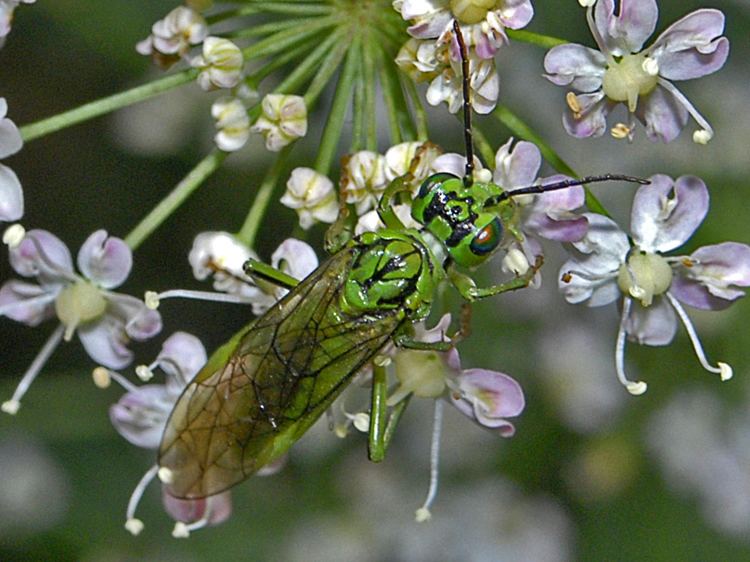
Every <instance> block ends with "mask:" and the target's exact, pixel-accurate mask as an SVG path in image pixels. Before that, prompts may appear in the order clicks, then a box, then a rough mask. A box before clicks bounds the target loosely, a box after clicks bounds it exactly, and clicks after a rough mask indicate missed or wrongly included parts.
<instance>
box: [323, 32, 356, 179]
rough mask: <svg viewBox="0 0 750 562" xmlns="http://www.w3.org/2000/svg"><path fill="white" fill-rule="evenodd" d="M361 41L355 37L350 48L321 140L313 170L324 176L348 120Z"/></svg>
mask: <svg viewBox="0 0 750 562" xmlns="http://www.w3.org/2000/svg"><path fill="white" fill-rule="evenodd" d="M360 41H361V40H360V38H359V37H355V38H354V41H353V42H352V44H351V45H350V47H349V52H348V54H347V56H346V63H345V64H344V68H343V70H342V71H341V75H340V76H339V82H338V85H337V87H336V94H335V95H334V98H333V103H332V104H331V110H330V112H329V113H328V121H327V122H326V126H325V129H324V130H323V136H322V138H321V139H320V147H319V148H318V156H317V158H316V159H315V164H314V165H313V168H314V169H315V170H317V171H318V172H320V173H321V174H323V175H328V171H329V170H330V169H331V164H332V163H333V159H334V157H335V155H336V148H337V147H338V144H339V139H340V137H341V130H342V128H343V126H344V121H345V120H346V114H347V108H348V105H349V101H350V99H351V97H352V90H353V89H354V77H355V76H356V74H357V64H358V62H359V57H357V51H358V49H359V47H360Z"/></svg>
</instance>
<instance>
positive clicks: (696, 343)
mask: <svg viewBox="0 0 750 562" xmlns="http://www.w3.org/2000/svg"><path fill="white" fill-rule="evenodd" d="M666 295H667V298H668V299H669V302H670V304H671V305H672V306H673V307H674V309H675V312H677V316H679V317H680V320H681V321H682V325H683V326H685V330H686V331H687V333H688V337H690V342H691V343H692V344H693V350H694V351H695V355H696V356H697V357H698V361H700V364H701V366H702V367H703V368H704V369H706V371H708V372H709V373H715V374H717V375H719V377H720V378H721V380H722V382H726V381H728V380H729V379H731V378H732V376H733V375H734V372H733V371H732V367H731V366H729V365H728V364H727V363H722V362H721V361H719V362H717V364H716V367H714V366H713V365H711V364H710V363H709V362H708V358H706V353H705V352H704V351H703V346H702V345H701V341H700V338H698V334H697V332H696V331H695V328H694V327H693V323H692V322H691V321H690V317H689V316H688V315H687V312H685V309H684V308H682V305H681V304H680V303H679V302H678V301H677V299H676V298H674V297H673V296H672V295H671V294H670V293H666Z"/></svg>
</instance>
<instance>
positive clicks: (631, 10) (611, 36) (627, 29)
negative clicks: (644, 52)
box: [594, 0, 659, 56]
mask: <svg viewBox="0 0 750 562" xmlns="http://www.w3.org/2000/svg"><path fill="white" fill-rule="evenodd" d="M658 17H659V8H658V7H657V5H656V0H620V2H619V10H618V14H615V1H614V0H599V1H598V2H597V3H596V7H595V8H594V21H595V23H596V28H597V30H598V31H599V34H600V35H601V38H602V40H603V41H604V45H603V47H605V48H606V49H607V51H608V52H609V53H610V54H612V55H615V56H622V55H627V54H630V53H637V52H638V51H640V50H641V47H642V46H643V43H645V42H646V39H648V38H649V37H650V36H651V34H652V33H653V32H654V29H656V20H657V18H658Z"/></svg>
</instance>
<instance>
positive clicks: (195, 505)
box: [162, 486, 232, 525]
mask: <svg viewBox="0 0 750 562" xmlns="http://www.w3.org/2000/svg"><path fill="white" fill-rule="evenodd" d="M162 504H163V505H164V510H165V511H166V512H167V513H168V514H169V516H170V517H172V519H174V520H175V521H182V522H183V523H194V522H196V521H199V520H201V519H203V518H204V517H207V519H208V524H209V525H218V524H219V523H222V522H224V521H226V520H227V519H229V516H230V515H231V514H232V493H231V492H222V493H221V494H216V495H215V496H208V497H206V498H200V499H196V500H183V499H179V498H175V497H174V496H172V495H171V494H170V493H169V492H168V491H167V488H166V486H163V487H162Z"/></svg>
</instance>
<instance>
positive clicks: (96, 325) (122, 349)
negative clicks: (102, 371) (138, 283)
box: [76, 315, 133, 369]
mask: <svg viewBox="0 0 750 562" xmlns="http://www.w3.org/2000/svg"><path fill="white" fill-rule="evenodd" d="M76 331H77V332H78V337H79V338H80V340H81V343H82V344H83V348H84V349H85V350H86V353H88V355H89V357H91V359H93V360H94V361H95V362H96V363H98V364H100V365H104V366H105V367H109V368H110V369H123V368H125V367H127V366H128V365H129V364H130V362H131V361H132V360H133V352H131V351H130V350H129V349H128V348H127V347H126V346H125V344H126V343H127V338H126V336H125V332H124V329H123V326H122V324H121V323H120V322H119V321H118V320H116V319H115V318H112V317H111V316H108V315H104V316H103V317H102V318H100V319H99V320H98V321H96V322H90V323H88V324H83V325H81V326H78V329H77V330H76Z"/></svg>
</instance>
